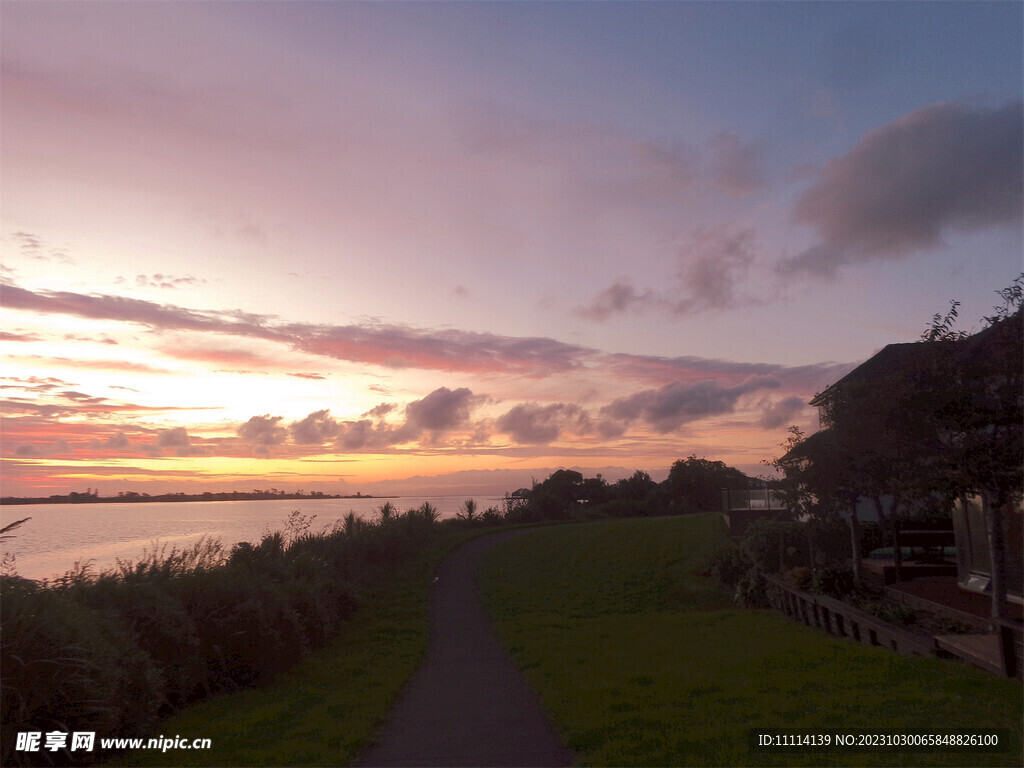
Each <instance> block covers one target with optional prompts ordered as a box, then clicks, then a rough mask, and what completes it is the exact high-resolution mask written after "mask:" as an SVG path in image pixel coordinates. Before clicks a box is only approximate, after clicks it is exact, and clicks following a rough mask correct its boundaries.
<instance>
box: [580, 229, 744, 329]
mask: <svg viewBox="0 0 1024 768" xmlns="http://www.w3.org/2000/svg"><path fill="white" fill-rule="evenodd" d="M754 256H755V232H754V230H753V229H743V230H735V229H733V228H732V227H729V226H720V227H715V228H713V229H709V230H703V231H700V232H697V233H696V234H695V235H694V236H693V237H692V238H691V239H690V241H689V242H688V243H687V244H686V245H685V246H683V247H682V248H680V251H679V269H678V272H677V274H676V275H675V278H674V279H673V280H671V281H669V282H670V283H671V285H670V286H669V287H668V288H667V289H663V290H661V291H658V292H655V291H652V290H651V289H646V290H644V291H638V290H637V289H636V288H634V287H633V285H632V283H631V282H630V281H629V279H628V278H625V277H621V278H619V279H618V280H616V281H615V283H613V284H612V285H610V286H609V287H608V288H605V289H604V290H603V291H601V292H600V293H598V294H597V296H595V297H594V300H593V301H591V303H590V304H588V305H587V306H585V307H578V308H577V309H576V310H575V314H577V315H579V316H580V317H586V318H589V319H591V320H599V321H600V320H606V319H608V318H609V317H611V316H612V315H615V314H621V313H623V312H627V311H633V312H641V311H647V310H651V309H667V310H668V311H670V312H672V313H675V314H680V315H683V314H690V313H693V312H704V311H708V310H720V309H728V308H730V307H733V306H736V305H737V304H738V303H739V302H740V301H742V302H743V303H744V304H745V305H749V304H750V303H751V302H752V301H754V300H755V299H753V298H751V297H749V296H748V297H740V296H739V295H738V292H737V286H738V285H739V284H740V283H741V282H742V281H743V280H744V279H745V278H746V276H747V272H748V271H749V269H750V266H751V264H752V263H753V261H754Z"/></svg>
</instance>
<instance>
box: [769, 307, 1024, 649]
mask: <svg viewBox="0 0 1024 768" xmlns="http://www.w3.org/2000/svg"><path fill="white" fill-rule="evenodd" d="M1022 318H1024V316H1022V312H1021V310H1020V309H1018V310H1017V311H1016V312H1015V313H1014V314H1012V315H1008V316H1005V317H1002V318H998V319H994V321H993V322H992V324H991V325H990V326H989V327H988V328H986V329H985V330H983V331H981V332H980V333H977V334H974V335H972V336H968V337H966V338H953V339H951V340H941V341H928V342H918V343H912V344H890V345H888V346H887V347H885V348H884V349H882V350H881V351H880V352H878V353H877V354H876V355H874V356H873V357H871V358H870V359H868V360H867V361H865V362H864V363H862V364H861V365H860V366H858V367H857V368H855V369H854V370H853V371H851V372H850V373H848V374H847V375H846V376H844V377H843V378H842V379H840V380H839V381H837V382H836V383H834V384H833V385H831V386H830V387H828V388H827V389H825V390H824V391H823V392H821V393H820V394H818V395H816V396H815V397H814V398H813V399H812V400H811V401H810V404H811V405H814V406H817V407H818V409H819V419H820V422H821V426H822V429H821V430H820V431H819V432H817V433H815V434H813V435H811V436H810V437H809V438H807V439H806V440H804V441H803V442H802V443H801V444H800V445H798V446H796V447H795V448H794V449H793V450H791V451H790V452H789V453H788V454H787V455H786V456H785V457H783V459H782V460H781V462H782V463H784V464H785V463H787V462H788V463H790V464H791V465H794V466H801V467H807V466H813V470H814V472H815V473H816V475H815V480H816V482H817V484H818V487H819V488H828V487H830V486H829V483H830V482H831V483H832V487H835V488H837V489H839V491H841V492H839V493H837V494H836V495H835V499H834V501H833V503H837V504H839V505H841V506H842V507H843V510H842V511H843V512H844V513H845V514H846V515H847V517H848V518H849V519H850V521H851V526H854V527H855V526H856V525H858V524H859V518H858V512H857V510H858V509H861V508H863V502H864V500H865V499H873V500H875V503H876V504H877V505H878V506H879V507H881V503H880V501H878V500H879V499H881V498H883V497H884V496H885V495H890V496H895V497H896V498H897V499H898V500H899V505H898V509H899V510H900V513H899V514H898V515H896V516H894V517H895V518H900V517H902V518H904V519H906V518H909V519H911V520H912V519H913V516H912V515H908V510H917V511H927V510H928V508H929V507H934V508H935V509H934V510H933V511H935V512H938V511H942V510H948V499H950V498H951V497H956V502H955V503H954V504H953V508H952V512H951V514H950V513H949V512H948V511H947V512H946V514H948V515H950V517H951V520H950V522H949V525H948V527H947V532H946V533H945V534H941V535H940V534H938V533H932V532H929V531H928V530H927V529H922V530H917V529H916V528H917V527H916V526H915V525H914V524H912V523H910V524H908V523H907V522H906V521H905V520H903V521H900V522H899V523H898V524H897V525H895V526H894V528H895V529H896V530H900V529H902V530H901V534H902V536H903V540H902V542H900V541H899V540H897V543H898V545H897V546H896V547H895V548H894V553H895V554H896V557H897V558H898V557H899V553H900V552H902V547H901V546H899V544H903V545H904V546H905V545H906V543H907V535H908V533H909V534H910V538H911V539H913V538H915V537H917V538H919V539H921V540H922V541H926V540H928V539H929V538H931V539H935V540H936V541H938V539H939V538H940V536H947V537H949V538H951V539H952V542H953V543H955V547H956V555H955V579H956V584H957V585H958V588H959V589H960V590H962V591H965V592H970V593H976V594H980V595H985V596H986V597H987V599H989V600H990V617H991V623H992V626H993V628H994V629H996V630H999V631H1003V630H1007V631H1008V632H1011V634H1013V633H1015V634H1016V635H1017V636H1019V634H1020V628H1019V626H1016V625H1013V626H1010V627H1009V628H1008V619H1007V617H1008V615H1009V611H1008V609H1007V604H1008V602H1009V603H1021V602H1024V600H1022V591H1024V590H1022V572H1024V568H1022V552H1024V540H1022V533H1021V529H1022V526H1021V519H1022V510H1024V504H1022V497H1024V493H1022V484H1024V483H1022V481H1024V448H1022V431H1024V386H1022V380H1024V359H1022V358H1024V332H1022V330H1024V319H1022ZM836 500H838V501H836ZM879 511H881V509H879ZM860 519H863V518H860ZM949 528H951V529H952V531H949ZM859 566H860V563H859V559H857V558H855V567H859ZM899 566H900V563H899V562H897V563H896V567H897V569H898V568H899ZM951 566H952V564H951ZM951 578H952V576H951ZM1013 613H1019V609H1015V610H1014V611H1013ZM1009 624H1013V622H1009ZM1012 644H1013V641H1012V640H1007V641H1005V642H1004V641H1001V651H1000V652H1001V653H1002V654H1003V657H1004V661H1005V663H1006V664H1008V665H1010V667H1012V666H1013V663H1014V662H1013V660H1012V659H1009V657H1008V655H1007V654H1011V652H1012V648H1010V646H1012ZM1019 654H1020V650H1019V648H1018V650H1017V655H1019ZM1018 664H1019V662H1018ZM1004 668H1009V667H1005V665H1004ZM1018 668H1019V666H1018Z"/></svg>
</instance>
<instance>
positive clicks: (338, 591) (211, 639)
mask: <svg viewBox="0 0 1024 768" xmlns="http://www.w3.org/2000/svg"><path fill="white" fill-rule="evenodd" d="M438 517H439V516H438V513H437V510H436V508H434V507H432V506H431V505H429V504H424V505H423V506H421V507H419V508H417V509H411V510H408V511H406V512H404V513H399V512H398V511H397V510H396V509H395V508H394V506H393V505H391V504H390V503H388V504H385V505H384V506H383V507H382V508H381V509H380V510H379V516H378V519H377V520H375V521H365V520H360V519H358V518H356V517H355V516H354V515H353V514H350V515H348V516H347V517H346V518H345V519H344V520H343V521H342V522H341V524H340V525H337V526H335V527H334V528H333V529H331V530H322V531H319V532H314V530H313V518H312V517H306V516H303V515H302V514H301V513H298V512H295V513H292V515H290V516H289V518H288V520H287V521H286V523H285V526H284V530H282V531H279V532H268V533H266V534H265V535H264V536H263V538H262V539H261V540H260V541H259V542H256V543H248V542H243V543H240V544H236V545H234V546H233V547H232V548H231V549H230V550H228V549H226V548H225V547H224V546H223V545H222V544H221V543H220V542H218V541H215V540H209V539H203V540H201V541H199V542H197V543H196V544H194V545H193V546H191V547H186V548H183V549H177V548H170V549H167V548H155V547H154V549H153V550H151V551H149V552H146V553H144V555H143V556H142V557H141V558H140V559H139V560H137V561H119V562H118V564H117V566H116V567H115V568H112V569H108V570H105V571H101V572H97V571H95V570H94V569H93V568H92V567H91V566H90V564H88V563H86V564H84V565H80V566H77V567H76V568H75V569H73V570H72V571H70V572H68V573H67V574H65V575H64V576H63V577H61V578H59V579H56V580H54V581H52V582H44V583H37V582H33V581H29V580H27V579H22V578H19V577H17V576H14V575H4V576H0V601H2V621H3V633H2V636H0V669H2V670H3V675H2V678H0V764H3V765H17V764H19V763H32V762H48V761H51V760H54V759H55V760H57V761H58V762H69V763H70V762H76V761H83V760H86V759H88V758H89V757H93V758H94V759H95V758H96V757H97V755H96V753H88V752H82V751H77V752H65V753H63V754H62V753H57V754H53V753H50V752H45V751H43V752H25V751H15V749H14V747H15V744H16V734H17V733H18V732H21V731H37V732H42V733H46V732H49V731H59V732H64V733H71V732H73V731H94V732H95V733H96V734H97V739H99V738H106V737H132V736H139V737H149V736H151V735H152V734H153V728H154V727H155V725H156V723H157V722H158V719H159V718H160V717H162V716H165V715H166V714H168V713H170V712H172V711H174V710H176V709H178V708H180V707H182V706H183V705H186V704H189V703H191V702H194V701H197V700H199V699H201V698H205V697H207V696H209V695H211V694H214V693H220V692H224V691H232V690H237V689H240V688H243V687H247V686H252V685H255V684H259V683H262V682H264V681H266V680H269V679H270V678H271V677H273V676H274V675H276V674H278V673H281V672H283V671H285V670H287V669H288V668H290V667H291V666H293V665H294V664H295V663H296V662H298V661H299V660H300V659H302V658H303V657H305V656H306V655H308V654H309V652H310V651H311V650H313V649H315V648H318V647H321V646H323V645H324V644H326V643H327V642H328V641H330V640H331V638H332V637H334V636H335V635H336V634H337V633H338V631H339V629H340V628H341V627H342V626H343V625H344V624H345V622H346V621H347V620H349V619H350V618H351V616H352V615H353V613H354V612H355V611H356V610H357V608H358V605H359V595H360V593H361V592H363V591H365V590H367V589H368V588H370V587H372V586H373V585H374V584H375V583H377V582H379V581H380V580H381V579H382V578H383V577H384V576H386V575H388V574H390V573H391V572H392V571H393V570H394V569H395V568H396V567H397V566H398V565H399V564H401V563H402V562H404V561H407V560H409V559H410V558H411V557H413V556H415V555H416V554H417V553H419V552H421V551H422V550H423V549H424V548H425V547H427V546H428V545H429V544H430V543H431V542H432V541H434V540H435V539H436V537H437V536H438V535H439V534H440V533H441V532H442V531H443V530H445V528H446V527H448V526H449V525H451V526H456V527H457V526H458V524H459V523H458V521H445V525H441V524H439V520H438Z"/></svg>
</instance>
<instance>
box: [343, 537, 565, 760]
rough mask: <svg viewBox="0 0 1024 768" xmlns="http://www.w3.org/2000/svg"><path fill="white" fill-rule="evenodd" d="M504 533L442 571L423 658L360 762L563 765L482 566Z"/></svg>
mask: <svg viewBox="0 0 1024 768" xmlns="http://www.w3.org/2000/svg"><path fill="white" fill-rule="evenodd" d="M522 533H525V531H522V530H518V531H502V532H500V533H496V534H492V535H488V536H481V537H480V538H477V539H472V540H471V541H469V542H467V543H466V544H463V545H462V546H461V547H459V548H458V549H456V550H455V552H453V553H452V554H451V555H449V556H448V557H447V558H446V559H445V561H444V562H443V563H442V564H441V566H440V568H438V571H437V574H436V575H437V579H436V581H435V582H434V586H433V590H432V592H431V604H430V617H431V636H430V647H429V650H428V651H427V658H426V660H425V661H424V663H423V666H422V667H421V668H420V670H419V671H418V672H417V673H416V674H415V675H414V676H413V678H412V680H411V681H410V682H409V684H408V685H407V687H406V689H405V690H404V691H403V692H402V695H401V696H400V697H399V700H398V703H397V704H396V706H395V708H394V710H393V711H392V713H391V716H390V718H389V720H388V722H387V723H386V724H385V726H384V728H383V729H382V730H381V731H380V732H378V734H377V743H376V745H375V746H372V747H370V748H369V749H368V750H367V751H366V752H364V753H363V754H362V755H361V756H360V759H359V761H358V763H357V764H358V765H361V766H399V765H419V766H466V765H472V766H496V765H506V766H567V765H571V764H572V760H573V755H572V753H571V752H570V751H569V750H567V749H566V748H565V746H564V745H563V744H562V743H561V741H560V740H559V738H558V736H557V735H556V733H555V731H554V729H553V728H552V726H551V723H550V721H549V720H548V719H547V717H546V716H545V714H544V712H543V710H542V709H541V707H540V703H539V701H538V699H537V696H536V694H535V693H534V692H533V691H532V690H531V689H530V688H529V687H528V686H527V684H526V681H525V680H524V679H523V676H522V674H521V673H520V671H519V669H518V668H517V667H516V666H515V664H514V663H513V662H512V659H511V657H510V656H509V655H508V653H506V652H505V650H504V649H503V648H502V647H501V645H500V644H499V643H498V639H497V637H496V636H495V634H494V630H493V629H492V628H491V623H490V620H489V619H488V618H487V614H486V612H485V611H484V607H483V604H482V603H481V601H480V597H479V593H478V588H477V569H478V567H479V565H480V563H481V562H482V561H483V559H484V556H485V555H486V554H487V553H488V552H489V551H490V550H491V549H493V548H494V547H495V546H496V545H497V544H499V543H501V542H503V541H507V540H508V539H509V538H512V537H515V536H518V535H520V534H522Z"/></svg>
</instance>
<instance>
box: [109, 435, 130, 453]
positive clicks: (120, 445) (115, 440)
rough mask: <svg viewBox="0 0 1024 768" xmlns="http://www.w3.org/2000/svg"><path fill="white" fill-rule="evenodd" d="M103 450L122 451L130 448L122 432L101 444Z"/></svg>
mask: <svg viewBox="0 0 1024 768" xmlns="http://www.w3.org/2000/svg"><path fill="white" fill-rule="evenodd" d="M103 446H104V447H105V448H112V449H114V450H118V451H123V450H124V449H126V448H129V447H130V446H131V443H130V442H129V441H128V438H127V436H126V435H125V434H124V432H118V433H117V434H116V435H111V436H110V437H108V438H107V439H106V441H105V442H104V443H103Z"/></svg>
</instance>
